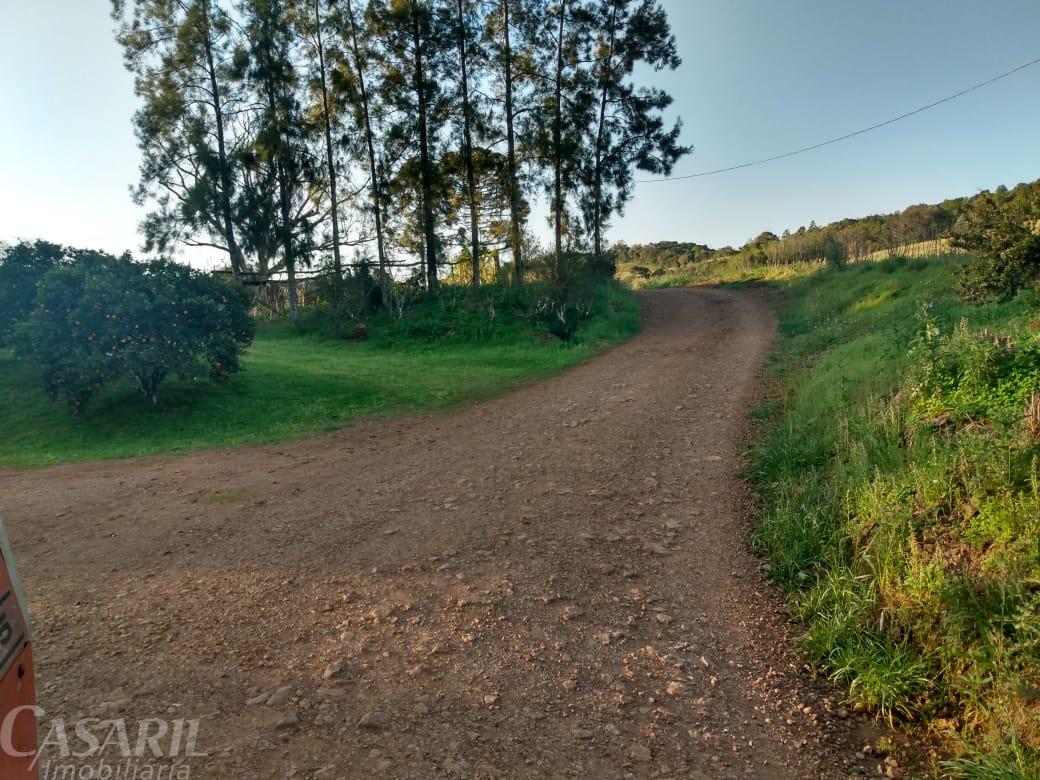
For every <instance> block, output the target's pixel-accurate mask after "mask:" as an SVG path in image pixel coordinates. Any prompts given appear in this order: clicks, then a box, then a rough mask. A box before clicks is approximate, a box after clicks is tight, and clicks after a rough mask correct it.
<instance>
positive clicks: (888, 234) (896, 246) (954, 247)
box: [613, 180, 1040, 279]
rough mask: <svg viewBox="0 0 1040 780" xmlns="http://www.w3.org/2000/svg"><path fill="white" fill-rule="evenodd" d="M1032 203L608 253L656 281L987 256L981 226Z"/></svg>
mask: <svg viewBox="0 0 1040 780" xmlns="http://www.w3.org/2000/svg"><path fill="white" fill-rule="evenodd" d="M1038 199H1040V180H1038V181H1034V182H1029V183H1024V184H1018V185H1016V186H1014V187H1011V188H1008V187H1004V186H1001V187H997V188H996V189H995V190H993V191H992V192H990V191H983V192H980V193H977V194H976V195H973V196H965V197H960V198H951V199H948V200H944V201H942V202H941V203H935V204H917V205H913V206H909V207H907V208H905V209H903V210H902V211H896V212H893V213H891V214H874V215H870V216H866V217H851V218H846V219H841V220H838V221H837V222H832V223H830V224H828V225H823V226H818V225H817V224H816V223H815V222H811V223H810V224H809V226H808V227H806V226H802V227H799V228H797V229H795V230H785V231H784V232H783V233H782V234H781V235H779V236H778V235H776V234H775V233H772V232H770V231H763V232H762V233H759V234H758V235H757V236H755V237H754V238H752V239H749V240H748V241H747V242H746V243H745V244H744V245H743V246H741V247H739V248H734V247H729V246H727V247H722V248H718V249H714V248H711V247H708V246H706V245H703V244H693V243H681V242H676V241H663V242H657V243H652V244H633V245H626V244H623V243H618V244H616V245H615V246H614V247H613V250H614V252H615V256H616V260H617V264H618V267H619V269H620V270H621V272H622V276H624V277H628V278H633V279H639V278H642V279H649V278H650V277H651V276H663V275H665V274H667V273H669V272H673V271H682V270H683V269H684V268H687V269H688V268H689V267H690V266H692V264H694V263H699V262H702V261H705V260H712V259H721V258H733V259H734V261H735V262H738V263H744V264H747V265H749V266H756V265H758V266H768V265H772V266H781V265H788V264H791V263H797V262H814V261H820V262H828V263H831V264H834V265H841V264H844V263H846V262H855V261H858V260H865V259H880V258H884V257H891V256H895V255H904V256H933V255H941V254H945V253H949V252H958V251H969V250H970V251H979V250H983V249H986V246H985V244H986V241H984V240H981V237H980V236H979V235H978V233H979V230H978V228H979V225H980V223H987V224H989V223H992V222H993V221H994V219H993V218H994V217H995V216H996V215H997V214H1002V215H1005V216H1006V217H1012V216H1014V215H1018V214H1022V213H1024V212H1027V211H1029V210H1030V208H1032V204H1034V203H1035V202H1036V201H1037V200H1038Z"/></svg>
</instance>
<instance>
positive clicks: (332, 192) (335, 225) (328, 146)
mask: <svg viewBox="0 0 1040 780" xmlns="http://www.w3.org/2000/svg"><path fill="white" fill-rule="evenodd" d="M320 1H321V0H314V31H315V39H316V43H317V49H318V75H319V86H320V87H321V112H322V119H323V121H324V125H325V154H326V156H327V158H328V167H329V199H330V205H331V208H332V269H333V273H335V275H336V280H335V283H334V284H333V286H332V300H333V308H334V310H335V311H334V318H335V320H336V322H337V323H338V322H339V317H340V314H341V309H342V304H343V259H342V258H341V256H340V251H339V245H340V242H339V195H338V193H337V191H336V158H335V156H334V154H333V151H332V117H330V116H329V90H328V84H327V82H326V75H325V47H324V44H323V43H322V39H321V10H320V5H319V4H320Z"/></svg>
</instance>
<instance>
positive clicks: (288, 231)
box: [265, 75, 300, 323]
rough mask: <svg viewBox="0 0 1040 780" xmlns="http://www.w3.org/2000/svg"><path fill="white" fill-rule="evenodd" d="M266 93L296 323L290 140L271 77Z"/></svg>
mask: <svg viewBox="0 0 1040 780" xmlns="http://www.w3.org/2000/svg"><path fill="white" fill-rule="evenodd" d="M265 91H266V92H267V110H268V111H270V112H271V121H272V122H274V123H275V126H276V127H277V128H278V132H277V137H278V149H277V152H276V153H275V156H274V164H275V170H276V172H277V174H278V208H279V212H280V214H281V218H282V222H281V225H280V226H279V233H281V235H280V237H279V238H280V239H281V244H282V254H283V255H284V258H285V273H286V276H287V277H288V285H289V319H290V320H292V321H293V322H294V323H295V322H296V319H297V317H298V316H299V309H300V306H299V299H298V296H297V290H296V247H294V246H293V236H292V232H293V231H292V203H291V202H290V201H291V197H290V194H289V172H288V171H287V170H286V169H285V159H284V157H285V147H286V146H287V145H288V140H287V139H286V137H285V134H284V132H283V130H284V127H283V124H282V118H281V117H280V115H279V112H278V100H277V98H276V97H275V93H274V84H272V83H271V81H270V75H268V76H267V83H266V85H265Z"/></svg>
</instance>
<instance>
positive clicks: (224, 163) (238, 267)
mask: <svg viewBox="0 0 1040 780" xmlns="http://www.w3.org/2000/svg"><path fill="white" fill-rule="evenodd" d="M202 10H203V18H204V20H205V25H206V30H205V33H204V35H203V40H204V41H205V49H206V71H207V75H208V76H209V86H210V92H211V94H212V96H213V118H214V125H215V130H216V134H217V164H218V165H219V166H220V217H221V221H222V223H223V226H224V241H225V243H227V247H228V254H229V255H230V257H231V271H232V273H234V275H235V278H236V279H240V278H241V276H242V271H243V270H245V263H244V262H243V260H242V250H241V249H240V248H239V246H238V241H236V240H235V228H234V223H233V222H232V219H231V170H230V168H229V167H228V159H227V144H226V142H225V140H224V110H223V108H222V104H221V100H220V88H219V86H218V85H217V68H216V64H215V63H214V60H213V40H212V38H211V37H210V23H209V2H205V3H203V4H202Z"/></svg>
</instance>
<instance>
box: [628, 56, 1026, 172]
mask: <svg viewBox="0 0 1040 780" xmlns="http://www.w3.org/2000/svg"><path fill="white" fill-rule="evenodd" d="M1038 63H1040V57H1037V58H1036V59H1035V60H1031V61H1029V62H1027V63H1025V64H1024V65H1019V66H1018V67H1017V68H1012V69H1011V70H1008V71H1005V72H1003V73H1001V74H1000V75H999V76H994V77H993V78H991V79H987V80H986V81H980V82H979V83H978V84H975V85H973V86H970V87H968V88H967V89H962V90H961V91H960V92H957V93H954V94H953V95H950V96H948V97H944V98H942V99H941V100H936V101H935V102H934V103H929V104H928V105H927V106H921V107H920V108H915V109H914V110H913V111H907V112H906V113H905V114H900V115H899V116H896V117H892V118H891V119H886V120H885V121H884V122H878V123H877V124H876V125H871V126H870V127H864V128H863V129H862V130H857V131H856V132H854V133H847V134H846V135H842V136H839V137H838V138H832V139H830V140H829V141H821V142H820V143H818V144H813V145H812V146H806V147H803V148H801V149H795V150H794V151H793V152H785V153H784V154H778V155H775V156H773V157H766V158H764V159H762V160H754V161H752V162H746V163H741V164H740V165H731V166H729V167H728V168H717V169H716V170H714V171H701V172H700V173H690V174H687V175H685V176H667V177H665V178H661V179H637V180H636V184H653V183H654V182H661V181H679V180H680V179H697V178H700V177H701V176H714V175H715V174H716V173H727V172H729V171H738V170H740V169H741V168H750V167H752V166H753V165H762V164H764V163H768V162H773V161H774V160H783V159H784V158H786V157H794V156H795V155H796V154H805V152H811V151H813V150H814V149H819V148H821V147H823V146H830V145H831V144H836V143H838V142H839V141H847V140H848V139H850V138H855V137H856V136H857V135H863V134H864V133H869V132H870V131H871V130H877V129H878V128H880V127H885V126H886V125H891V124H894V123H895V122H898V121H900V120H901V119H906V118H907V117H911V116H913V115H914V114H920V113H921V112H922V111H927V110H928V109H930V108H935V107H936V106H941V105H942V104H943V103H949V102H950V101H951V100H956V99H957V98H959V97H963V96H964V95H967V94H968V93H969V92H974V91H975V90H977V89H982V88H983V87H987V86H989V85H990V84H992V83H994V82H996V81H1000V80H1001V79H1006V78H1007V77H1008V76H1012V75H1014V74H1016V73H1018V72H1019V71H1021V70H1025V69H1026V68H1029V67H1032V66H1033V65H1036V64H1038Z"/></svg>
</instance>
